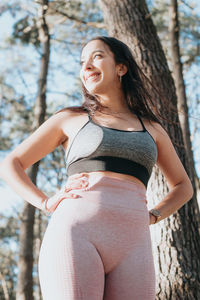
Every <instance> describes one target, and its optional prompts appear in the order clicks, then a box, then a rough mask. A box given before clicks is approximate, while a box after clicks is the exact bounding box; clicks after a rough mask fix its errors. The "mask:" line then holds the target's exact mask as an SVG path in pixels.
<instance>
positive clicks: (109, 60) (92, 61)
mask: <svg viewBox="0 0 200 300" xmlns="http://www.w3.org/2000/svg"><path fill="white" fill-rule="evenodd" d="M118 73H119V65H117V64H116V63H115V59H114V55H113V53H112V52H111V50H110V49H109V47H108V46H107V45H106V44H105V43H104V42H102V41H100V40H94V41H91V42H89V43H88V44H87V45H86V46H85V47H84V48H83V51H82V54H81V70H80V78H81V81H82V83H83V85H84V86H85V88H86V89H87V91H88V92H89V93H90V94H93V95H94V94H95V95H101V94H106V93H108V92H109V89H113V88H117V87H118V88H119V87H120V81H119V74H118Z"/></svg>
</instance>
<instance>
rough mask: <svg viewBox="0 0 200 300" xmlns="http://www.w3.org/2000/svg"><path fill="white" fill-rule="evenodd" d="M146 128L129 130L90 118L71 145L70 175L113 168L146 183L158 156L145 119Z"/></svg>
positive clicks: (68, 172) (68, 160)
mask: <svg viewBox="0 0 200 300" xmlns="http://www.w3.org/2000/svg"><path fill="white" fill-rule="evenodd" d="M137 117H138V119H139V120H140V123H141V125H142V128H143V130H141V131H127V130H119V129H116V128H110V127H105V126H102V125H100V124H97V123H95V122H94V121H93V119H92V118H91V116H90V114H89V113H88V121H87V122H86V123H85V124H84V125H83V126H82V127H81V128H80V129H79V131H78V132H77V134H76V135H75V137H74V139H73V140H72V143H71V145H70V147H69V150H68V153H67V156H66V164H67V175H68V176H71V175H73V174H76V173H81V172H94V171H112V172H117V173H123V174H127V175H132V176H134V177H136V178H138V179H139V180H140V181H142V182H143V183H144V185H145V186H146V187H147V183H148V181H149V178H150V176H151V173H152V168H153V166H154V164H155V162H156V160H157V147H156V143H155V141H154V139H153V137H152V136H151V134H150V133H149V132H148V131H147V130H146V128H145V126H144V124H143V122H142V119H141V118H140V117H139V116H138V115H137Z"/></svg>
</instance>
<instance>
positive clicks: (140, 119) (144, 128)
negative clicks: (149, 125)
mask: <svg viewBox="0 0 200 300" xmlns="http://www.w3.org/2000/svg"><path fill="white" fill-rule="evenodd" d="M137 117H138V119H139V121H140V123H141V125H142V128H143V130H144V131H147V130H146V127H145V126H144V123H143V121H142V118H141V117H140V116H139V115H138V114H137Z"/></svg>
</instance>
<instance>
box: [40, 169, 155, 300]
mask: <svg viewBox="0 0 200 300" xmlns="http://www.w3.org/2000/svg"><path fill="white" fill-rule="evenodd" d="M91 174H92V173H91ZM72 192H73V193H77V194H79V195H80V197H79V198H76V199H72V198H70V199H66V200H63V201H62V202H61V203H60V204H59V206H58V207H57V209H56V211H55V212H54V213H53V215H52V217H51V219H50V222H49V224H48V227H47V230H46V233H45V235H44V239H43V242H42V246H41V251H40V257H39V276H40V284H41V290H42V295H43V300H102V299H103V300H154V299H155V270H154V263H153V255H152V246H151V238H150V230H149V214H148V210H147V203H146V189H145V187H144V186H143V185H142V184H140V183H134V182H131V181H128V180H124V179H123V180H122V179H119V178H111V177H108V176H104V177H101V178H95V177H94V176H91V178H89V188H88V190H87V191H85V190H78V189H77V190H75V189H74V190H72Z"/></svg>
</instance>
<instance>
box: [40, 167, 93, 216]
mask: <svg viewBox="0 0 200 300" xmlns="http://www.w3.org/2000/svg"><path fill="white" fill-rule="evenodd" d="M87 186H88V175H87V173H79V174H75V175H72V176H70V177H69V178H68V180H67V183H66V185H65V186H64V188H63V189H61V191H59V192H58V193H56V194H55V195H54V196H52V197H50V198H48V199H47V201H46V205H45V208H46V211H47V212H49V213H53V212H54V211H55V210H56V208H57V207H58V205H59V204H60V202H61V201H63V200H65V199H70V198H74V199H76V198H79V195H77V194H74V193H70V191H71V190H76V189H82V190H86V189H87Z"/></svg>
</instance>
